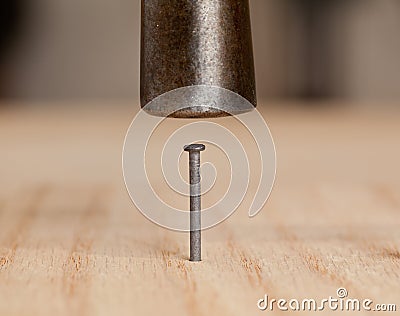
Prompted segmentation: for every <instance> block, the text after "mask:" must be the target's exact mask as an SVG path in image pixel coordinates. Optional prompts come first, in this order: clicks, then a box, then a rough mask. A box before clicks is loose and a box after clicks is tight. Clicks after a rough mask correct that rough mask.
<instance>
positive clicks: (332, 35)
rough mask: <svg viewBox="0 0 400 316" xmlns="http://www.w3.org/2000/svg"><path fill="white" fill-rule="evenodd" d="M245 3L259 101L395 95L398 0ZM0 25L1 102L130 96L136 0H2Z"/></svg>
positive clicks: (399, 79) (135, 66) (135, 63)
mask: <svg viewBox="0 0 400 316" xmlns="http://www.w3.org/2000/svg"><path fill="white" fill-rule="evenodd" d="M250 6H251V10H252V24H253V42H254V48H255V60H256V73H257V84H258V97H259V98H341V99H349V100H355V101H365V100H382V101H388V100H391V101H393V100H400V35H399V31H400V1H398V0H379V1H378V0H250ZM0 28H1V29H0V98H18V99H38V100H43V99H45V100H46V99H79V98H95V99H98V98H105V99H115V98H118V99H126V98H127V99H135V100H137V99H138V91H139V89H138V86H139V83H138V80H139V72H138V70H139V36H140V1H139V0H112V1H110V0H57V1H54V0H35V1H33V0H2V1H1V4H0ZM395 103H396V102H395Z"/></svg>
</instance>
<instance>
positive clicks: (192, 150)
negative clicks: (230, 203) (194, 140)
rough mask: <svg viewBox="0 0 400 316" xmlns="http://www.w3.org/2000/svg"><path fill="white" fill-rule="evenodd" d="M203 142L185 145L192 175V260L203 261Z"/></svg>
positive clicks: (204, 147)
mask: <svg viewBox="0 0 400 316" xmlns="http://www.w3.org/2000/svg"><path fill="white" fill-rule="evenodd" d="M205 149H206V146H204V145H203V144H190V145H186V146H184V147H183V150H184V151H187V152H189V177H190V261H201V183H200V152H201V151H203V150H205Z"/></svg>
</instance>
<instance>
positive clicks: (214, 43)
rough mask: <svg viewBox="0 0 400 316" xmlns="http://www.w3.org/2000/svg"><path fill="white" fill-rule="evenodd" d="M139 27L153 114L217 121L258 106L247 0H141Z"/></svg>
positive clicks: (146, 100)
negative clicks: (206, 118) (218, 118)
mask: <svg viewBox="0 0 400 316" xmlns="http://www.w3.org/2000/svg"><path fill="white" fill-rule="evenodd" d="M141 29H142V31H141V63H140V65H141V66H140V101H141V106H142V108H144V110H145V111H147V112H148V113H149V114H152V115H157V116H172V117H185V118H186V117H188V118H200V117H218V116H225V115H232V114H233V115H234V114H239V113H242V112H247V111H249V110H251V109H253V108H254V107H255V106H256V102H257V101H256V88H255V79H254V61H253V49H252V39H251V27H250V12H249V3H248V0H142V27H141Z"/></svg>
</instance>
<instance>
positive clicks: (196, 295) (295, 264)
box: [0, 103, 400, 316]
mask: <svg viewBox="0 0 400 316" xmlns="http://www.w3.org/2000/svg"><path fill="white" fill-rule="evenodd" d="M136 108H137V107H136V106H135V105H133V104H125V105H124V104H119V103H115V104H112V103H110V104H104V105H100V106H99V105H97V106H94V105H93V104H91V105H90V104H63V105H62V104H61V105H60V104H57V106H55V105H54V106H53V105H52V104H47V105H43V106H9V107H4V108H3V109H2V110H1V112H0V144H1V158H0V159H1V160H0V162H1V164H0V179H1V182H0V185H1V187H0V314H1V315H59V316H61V315H74V314H75V315H114V314H115V315H221V316H222V315H257V314H260V313H261V314H262V312H261V311H259V310H258V308H257V301H258V300H259V299H260V298H262V297H264V294H268V296H269V297H270V298H276V299H279V298H284V299H288V300H289V299H291V298H294V299H299V300H301V299H303V298H314V299H323V298H328V297H329V296H334V297H336V291H337V289H338V288H340V287H344V288H346V289H347V291H348V294H349V296H348V297H352V298H360V299H363V298H369V299H371V300H373V301H374V304H375V303H396V304H397V310H400V244H399V242H400V229H399V227H400V177H399V176H400V168H399V162H400V146H399V137H400V124H399V117H400V115H399V114H400V113H399V112H396V111H395V110H390V111H381V112H378V111H372V110H369V111H361V110H360V109H358V110H357V109H354V108H351V107H345V106H342V107H341V106H338V107H336V106H323V107H315V108H301V107H296V106H294V105H283V104H271V105H268V106H265V107H260V110H261V112H262V113H263V115H264V117H265V118H266V120H267V121H268V123H269V125H270V128H271V130H272V133H273V135H274V138H275V143H276V147H277V157H278V172H277V178H276V185H275V187H274V190H273V193H272V195H271V198H270V200H269V202H268V203H267V205H266V206H265V208H264V209H263V210H262V212H261V213H260V214H259V215H257V216H256V217H255V218H253V219H248V218H247V215H246V214H247V210H248V207H249V201H250V200H248V199H247V200H245V201H244V203H243V204H242V205H241V207H240V208H239V210H238V211H237V212H236V213H235V214H234V215H233V216H231V217H230V218H229V219H228V220H226V221H225V222H224V223H222V224H221V225H219V226H217V227H215V228H213V229H210V230H207V231H205V232H204V233H203V257H204V260H203V261H202V262H201V263H191V262H189V261H188V260H187V256H188V236H187V234H184V233H177V232H173V231H169V230H165V229H162V228H160V227H158V226H156V225H154V224H152V223H151V222H149V221H148V220H147V219H145V218H144V217H143V216H142V215H141V214H140V213H139V212H138V211H137V210H136V209H135V208H134V206H133V204H132V203H131V202H130V200H129V197H128V195H127V193H126V190H125V187H124V182H123V178H122V170H121V150H122V144H123V140H124V135H125V132H126V129H127V127H128V126H129V123H130V121H131V119H132V118H133V116H134V114H135V112H136V111H137V109H136ZM171 124H173V123H171ZM253 189H254V188H253ZM264 313H270V314H272V313H273V314H275V313H276V314H285V312H283V311H279V310H277V309H276V308H275V310H274V312H270V311H268V312H267V311H265V312H264ZM320 313H326V314H327V315H330V314H331V313H332V312H331V311H329V310H325V312H320ZM305 314H307V313H305ZM358 314H360V315H362V314H368V315H370V314H371V313H367V312H360V313H358ZM391 314H395V313H391Z"/></svg>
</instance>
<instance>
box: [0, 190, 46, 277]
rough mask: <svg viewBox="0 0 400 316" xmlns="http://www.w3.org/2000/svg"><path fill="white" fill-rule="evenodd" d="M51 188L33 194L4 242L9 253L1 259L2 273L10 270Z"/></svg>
mask: <svg viewBox="0 0 400 316" xmlns="http://www.w3.org/2000/svg"><path fill="white" fill-rule="evenodd" d="M49 191H50V190H49V187H48V186H46V185H43V186H41V187H39V188H38V189H36V190H34V191H33V192H32V196H31V198H30V200H29V202H28V204H27V205H26V207H25V210H24V211H23V212H22V215H21V218H20V220H19V222H17V224H16V225H15V227H14V228H13V230H12V231H11V232H10V234H9V235H8V236H7V237H6V239H5V240H4V241H3V242H2V245H3V247H5V248H6V249H7V253H6V254H5V255H2V256H1V257H0V271H2V270H5V269H7V268H9V266H10V265H11V264H12V263H13V262H14V257H15V253H16V251H17V248H18V245H19V244H20V243H22V242H23V241H24V240H25V239H26V236H27V234H28V231H29V227H30V226H31V225H32V223H33V221H34V219H35V217H36V215H37V213H38V212H39V207H40V205H41V204H42V203H43V200H44V199H45V197H46V196H47V194H48V193H49Z"/></svg>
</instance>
